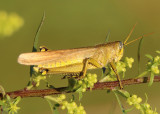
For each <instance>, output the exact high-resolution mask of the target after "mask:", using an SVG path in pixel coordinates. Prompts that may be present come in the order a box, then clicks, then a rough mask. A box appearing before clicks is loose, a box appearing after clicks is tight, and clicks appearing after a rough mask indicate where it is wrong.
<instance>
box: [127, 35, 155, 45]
mask: <svg viewBox="0 0 160 114" xmlns="http://www.w3.org/2000/svg"><path fill="white" fill-rule="evenodd" d="M153 33H154V32H152V33H149V34H145V35H142V36H140V37H138V38H136V39H135V40H132V41H130V42H128V43H125V44H124V45H125V46H126V45H128V44H130V43H133V42H135V41H136V40H139V39H142V38H143V37H146V36H149V35H152V34H153Z"/></svg>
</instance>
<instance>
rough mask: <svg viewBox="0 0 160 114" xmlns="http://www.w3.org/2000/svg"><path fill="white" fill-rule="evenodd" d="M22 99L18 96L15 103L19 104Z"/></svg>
mask: <svg viewBox="0 0 160 114" xmlns="http://www.w3.org/2000/svg"><path fill="white" fill-rule="evenodd" d="M20 100H21V97H20V96H18V97H17V98H16V99H15V101H14V104H18V103H19V101H20Z"/></svg>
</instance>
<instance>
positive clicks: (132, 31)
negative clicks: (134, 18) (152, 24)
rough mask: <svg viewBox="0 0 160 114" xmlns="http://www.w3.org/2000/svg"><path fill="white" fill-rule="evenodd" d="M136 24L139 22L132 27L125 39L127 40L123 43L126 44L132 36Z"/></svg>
mask: <svg viewBox="0 0 160 114" xmlns="http://www.w3.org/2000/svg"><path fill="white" fill-rule="evenodd" d="M136 25H137V23H136V24H135V25H134V26H133V28H132V30H131V32H130V33H129V34H128V36H127V38H126V39H125V41H124V43H123V44H126V42H127V41H128V39H129V38H130V36H131V34H132V32H133V30H134V29H135V27H136Z"/></svg>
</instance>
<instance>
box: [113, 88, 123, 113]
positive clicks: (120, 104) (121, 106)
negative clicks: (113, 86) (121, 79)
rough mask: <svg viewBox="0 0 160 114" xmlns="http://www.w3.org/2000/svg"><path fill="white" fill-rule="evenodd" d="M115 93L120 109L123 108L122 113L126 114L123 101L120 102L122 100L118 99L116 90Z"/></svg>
mask: <svg viewBox="0 0 160 114" xmlns="http://www.w3.org/2000/svg"><path fill="white" fill-rule="evenodd" d="M113 93H114V94H115V96H116V99H117V101H118V104H119V106H120V108H121V111H122V113H123V114H125V109H124V108H123V105H122V103H121V101H120V99H119V97H118V95H117V93H116V90H114V91H113Z"/></svg>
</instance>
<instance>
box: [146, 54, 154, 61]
mask: <svg viewBox="0 0 160 114" xmlns="http://www.w3.org/2000/svg"><path fill="white" fill-rule="evenodd" d="M145 56H146V57H147V58H149V59H151V60H153V57H152V56H151V55H149V54H146V55H145Z"/></svg>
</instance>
